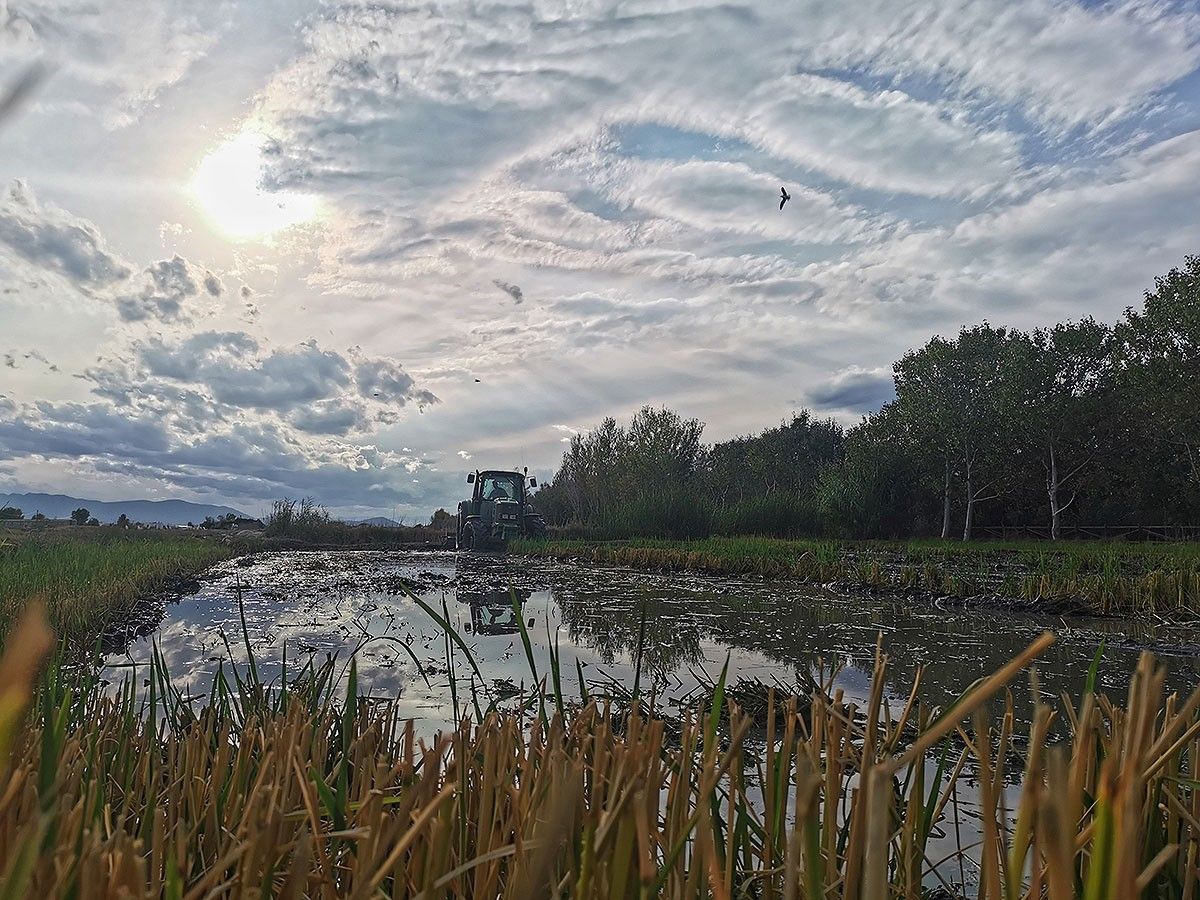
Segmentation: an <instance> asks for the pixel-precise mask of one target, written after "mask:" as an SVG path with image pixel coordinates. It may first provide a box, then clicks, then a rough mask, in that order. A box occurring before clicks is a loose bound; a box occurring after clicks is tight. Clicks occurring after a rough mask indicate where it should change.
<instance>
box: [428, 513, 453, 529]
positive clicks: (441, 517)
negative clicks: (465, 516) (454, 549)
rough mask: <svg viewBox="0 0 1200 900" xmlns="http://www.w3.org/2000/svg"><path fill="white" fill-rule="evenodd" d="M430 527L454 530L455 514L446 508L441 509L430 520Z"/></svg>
mask: <svg viewBox="0 0 1200 900" xmlns="http://www.w3.org/2000/svg"><path fill="white" fill-rule="evenodd" d="M429 527H430V528H434V529H436V530H438V531H453V530H454V516H452V515H451V514H450V513H448V512H447V511H446V510H444V509H439V510H438V511H437V512H435V513H434V514H433V517H432V518H430V520H429Z"/></svg>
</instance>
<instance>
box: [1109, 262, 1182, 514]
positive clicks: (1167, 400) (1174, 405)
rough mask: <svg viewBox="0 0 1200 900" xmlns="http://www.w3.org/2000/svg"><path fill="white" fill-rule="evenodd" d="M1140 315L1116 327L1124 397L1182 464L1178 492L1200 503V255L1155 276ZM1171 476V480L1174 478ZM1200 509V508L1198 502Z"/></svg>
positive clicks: (1152, 437) (1150, 436) (1148, 436)
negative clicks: (1199, 390)
mask: <svg viewBox="0 0 1200 900" xmlns="http://www.w3.org/2000/svg"><path fill="white" fill-rule="evenodd" d="M1154 286H1155V289H1154V291H1153V292H1151V291H1147V292H1146V294H1145V300H1144V307H1143V309H1142V311H1141V312H1136V311H1134V310H1133V309H1128V310H1126V312H1125V319H1124V321H1123V322H1121V323H1120V324H1119V325H1118V326H1117V329H1116V346H1117V365H1118V369H1119V378H1120V381H1121V387H1122V395H1123V399H1124V401H1125V403H1126V404H1127V406H1128V407H1129V409H1130V410H1131V411H1133V412H1135V414H1136V415H1137V416H1138V418H1139V419H1140V420H1141V422H1140V424H1141V425H1142V427H1143V428H1144V429H1145V434H1144V435H1143V439H1144V440H1147V441H1148V442H1151V443H1155V444H1160V445H1164V446H1165V448H1166V449H1168V450H1169V452H1170V454H1171V455H1172V456H1174V458H1175V460H1177V461H1178V463H1179V465H1178V470H1179V471H1180V472H1181V476H1182V477H1181V478H1180V481H1181V482H1182V483H1180V484H1179V485H1178V489H1179V491H1180V492H1183V493H1186V494H1188V495H1190V497H1191V498H1192V501H1193V503H1194V504H1197V501H1198V500H1200V403H1198V402H1197V400H1196V381H1197V374H1198V373H1200V256H1189V257H1187V259H1186V261H1185V264H1184V267H1183V268H1182V269H1172V270H1171V271H1170V272H1169V273H1167V274H1166V275H1165V276H1163V277H1160V278H1156V279H1155V281H1154ZM1167 477H1170V476H1169V475H1168V476H1167ZM1197 505H1200V504H1197Z"/></svg>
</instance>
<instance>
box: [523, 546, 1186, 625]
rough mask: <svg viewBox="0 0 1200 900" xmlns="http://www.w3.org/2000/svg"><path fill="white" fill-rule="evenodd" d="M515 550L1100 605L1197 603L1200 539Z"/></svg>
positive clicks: (1114, 611) (1128, 607)
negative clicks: (1172, 541) (1177, 541)
mask: <svg viewBox="0 0 1200 900" xmlns="http://www.w3.org/2000/svg"><path fill="white" fill-rule="evenodd" d="M513 549H514V551H515V552H518V553H528V554H532V555H541V556H551V557H557V558H581V559H584V560H587V561H590V562H595V563H606V564H612V565H627V566H634V567H640V568H655V569H666V570H681V571H701V572H710V573H714V574H722V575H761V576H765V577H775V578H796V579H800V580H805V581H812V582H819V583H826V582H840V583H850V584H859V585H866V586H870V587H891V588H912V589H920V590H923V591H928V592H930V593H934V594H939V595H950V596H955V597H978V596H991V597H1000V598H1006V599H1011V600H1015V601H1020V602H1024V603H1029V604H1030V605H1034V606H1041V607H1045V608H1056V609H1057V608H1069V607H1072V606H1084V607H1086V608H1087V609H1089V610H1091V611H1093V612H1097V613H1101V614H1105V615H1135V614H1138V613H1145V612H1162V611H1172V612H1175V611H1189V612H1197V611H1200V545H1197V544H1120V543H1109V542H1088V543H1049V542H1039V541H1018V542H973V543H961V542H957V541H940V540H915V541H904V542H899V541H897V542H889V541H843V540H783V539H775V538H757V537H736V538H723V537H715V538H706V539H704V540H696V541H674V540H657V539H638V540H632V541H584V540H553V539H552V540H547V541H522V542H518V543H517V544H516V545H515V546H514V547H513Z"/></svg>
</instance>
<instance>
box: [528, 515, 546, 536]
mask: <svg viewBox="0 0 1200 900" xmlns="http://www.w3.org/2000/svg"><path fill="white" fill-rule="evenodd" d="M525 536H526V537H531V538H544V537H545V536H546V520H545V519H543V518H542V517H541V516H526V517H525Z"/></svg>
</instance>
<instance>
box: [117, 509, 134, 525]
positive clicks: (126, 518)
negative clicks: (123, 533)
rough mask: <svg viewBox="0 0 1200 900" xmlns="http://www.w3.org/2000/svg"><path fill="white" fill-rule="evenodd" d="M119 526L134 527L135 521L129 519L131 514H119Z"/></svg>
mask: <svg viewBox="0 0 1200 900" xmlns="http://www.w3.org/2000/svg"><path fill="white" fill-rule="evenodd" d="M117 527H118V528H132V527H133V522H131V521H130V520H129V516H127V515H125V513H121V515H119V516H117Z"/></svg>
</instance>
